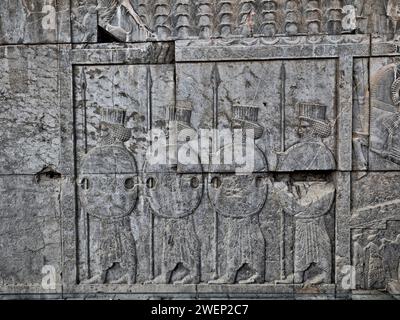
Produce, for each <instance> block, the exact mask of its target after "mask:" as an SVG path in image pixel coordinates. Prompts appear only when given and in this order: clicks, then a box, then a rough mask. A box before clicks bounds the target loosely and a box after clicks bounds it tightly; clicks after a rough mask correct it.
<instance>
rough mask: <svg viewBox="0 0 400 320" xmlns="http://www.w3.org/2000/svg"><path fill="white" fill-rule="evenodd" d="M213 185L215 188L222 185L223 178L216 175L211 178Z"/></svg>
mask: <svg viewBox="0 0 400 320" xmlns="http://www.w3.org/2000/svg"><path fill="white" fill-rule="evenodd" d="M211 185H212V186H213V187H214V188H215V189H218V188H219V187H220V186H221V179H220V178H218V177H214V178H212V179H211Z"/></svg>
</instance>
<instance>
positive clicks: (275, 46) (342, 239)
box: [60, 36, 370, 297]
mask: <svg viewBox="0 0 400 320" xmlns="http://www.w3.org/2000/svg"><path fill="white" fill-rule="evenodd" d="M369 40H370V39H369V37H367V36H354V37H353V36H341V37H327V38H326V39H325V38H321V39H319V40H318V39H315V38H309V37H295V38H287V39H278V40H276V41H277V42H276V43H270V40H268V39H261V38H260V39H249V40H246V39H241V40H233V41H232V42H230V43H226V42H224V41H222V40H215V41H214V40H212V41H211V43H210V42H209V41H195V42H191V41H177V42H176V51H175V57H176V60H177V61H176V62H177V63H192V62H193V63H196V62H203V61H204V62H205V61H206V62H212V61H215V62H218V61H246V60H247V61H253V60H255V61H266V60H279V59H282V60H285V59H319V58H333V59H337V72H338V79H337V81H338V86H339V89H338V94H337V99H338V102H337V105H338V106H340V108H339V110H338V112H340V113H341V114H342V116H341V117H340V118H339V119H338V128H337V131H338V134H339V136H338V138H337V144H338V145H337V149H338V154H337V156H338V158H337V159H338V170H339V172H337V173H336V174H335V175H336V183H337V194H336V214H335V218H336V235H335V243H336V250H335V251H336V259H335V261H336V266H335V269H336V272H335V274H336V284H338V283H340V281H341V276H340V274H339V273H338V270H340V269H341V268H342V267H343V266H344V265H346V264H347V263H348V262H349V261H350V236H349V234H350V233H349V232H348V231H347V227H346V225H347V223H348V220H349V213H350V208H349V203H350V189H349V188H350V171H351V170H352V166H351V163H352V159H351V155H352V104H353V101H352V98H353V94H352V90H353V89H352V82H353V58H355V57H368V56H369V53H370V52H369V51H370V42H369ZM237 41H239V42H237ZM243 41H244V42H243ZM247 41H248V42H247ZM246 42H247V45H246V44H244V43H246ZM167 46H169V45H168V44H158V43H146V44H135V45H121V46H119V45H117V46H116V47H115V48H104V47H103V46H102V45H90V46H88V47H87V48H85V49H73V50H71V51H69V50H66V51H65V54H64V55H63V59H62V61H63V64H65V69H66V70H67V71H68V72H66V76H65V79H64V80H63V82H62V83H61V84H60V86H61V88H62V90H63V92H64V93H63V94H62V99H63V101H64V103H65V110H64V109H63V111H62V116H63V117H64V119H65V122H64V124H65V128H64V129H63V130H62V132H63V135H64V138H65V140H64V143H63V147H64V148H63V152H64V153H65V155H66V156H65V159H68V160H67V161H66V165H65V168H66V170H65V179H64V185H63V192H62V205H63V249H64V272H63V278H64V288H65V293H66V294H68V293H71V294H72V293H74V292H75V293H82V294H85V293H88V292H93V291H97V292H100V291H103V292H104V290H106V291H107V290H111V291H112V292H119V293H131V294H136V295H144V296H145V295H146V293H147V294H154V293H156V292H157V293H158V294H159V295H160V296H167V295H169V294H172V295H189V296H195V297H196V296H201V295H202V294H204V295H210V294H215V295H216V296H218V295H226V294H228V295H231V296H234V295H235V294H236V295H242V294H244V295H246V294H249V295H263V294H264V295H270V296H271V295H274V294H276V295H279V294H285V295H293V294H295V293H296V289H295V287H293V286H289V287H287V286H274V285H271V284H265V285H254V286H253V285H252V286H249V287H247V288H244V287H241V288H232V289H231V291H229V292H226V287H224V286H218V285H204V284H200V285H187V286H178V287H174V286H162V287H160V286H157V285H134V286H125V285H120V286H79V287H77V286H76V272H77V270H76V268H77V261H76V255H77V253H76V212H75V211H76V208H75V205H76V201H77V200H76V194H75V173H74V168H75V167H74V161H75V160H74V152H73V146H72V145H71V144H70V143H69V142H68V141H70V138H71V136H73V130H74V129H73V128H74V127H73V123H74V121H73V107H71V106H73V103H72V100H73V99H72V82H71V79H72V67H73V66H74V65H96V64H100V65H102V64H103V65H108V64H149V63H163V62H165V61H168V62H169V63H170V62H172V59H173V55H171V51H170V49H171V47H168V48H167ZM160 48H161V49H160ZM154 52H164V53H163V54H162V55H161V56H163V55H164V56H165V57H169V58H162V59H161V60H159V58H158V57H160V55H156V56H157V58H156V59H154V58H153V57H152V54H153V53H154ZM222 288H224V289H223V292H221V291H220V290H222ZM328 292H330V294H334V292H333V291H329V290H328Z"/></svg>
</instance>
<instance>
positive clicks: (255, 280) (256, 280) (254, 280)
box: [239, 273, 261, 284]
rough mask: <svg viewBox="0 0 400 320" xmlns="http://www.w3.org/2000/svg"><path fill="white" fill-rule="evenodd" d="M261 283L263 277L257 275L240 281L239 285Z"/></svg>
mask: <svg viewBox="0 0 400 320" xmlns="http://www.w3.org/2000/svg"><path fill="white" fill-rule="evenodd" d="M260 282H261V275H260V274H258V273H257V274H255V275H253V276H252V277H250V278H248V279H245V280H241V281H239V284H254V283H260Z"/></svg>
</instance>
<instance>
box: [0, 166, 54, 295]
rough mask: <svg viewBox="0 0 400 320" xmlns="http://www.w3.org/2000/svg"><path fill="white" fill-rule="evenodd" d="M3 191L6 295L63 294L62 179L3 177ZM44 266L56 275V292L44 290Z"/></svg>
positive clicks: (0, 184) (2, 254) (0, 183)
mask: <svg viewBox="0 0 400 320" xmlns="http://www.w3.org/2000/svg"><path fill="white" fill-rule="evenodd" d="M0 190H1V201H0V203H1V208H0V212H1V218H0V219H1V237H0V248H1V250H0V257H1V258H0V260H1V266H0V270H1V285H0V287H1V291H2V293H17V294H21V293H46V292H49V293H57V292H58V293H61V286H60V284H61V282H60V280H61V273H62V268H61V259H62V258H61V212H60V210H59V195H60V192H61V185H60V178H59V177H54V176H51V175H46V174H42V175H37V176H34V175H26V176H20V175H7V176H1V177H0ZM44 266H49V267H50V268H52V272H53V271H54V276H55V280H56V283H58V285H57V286H56V287H54V288H53V289H46V288H43V287H42V278H43V277H44V274H46V273H47V272H48V271H46V270H47V269H43V267H44ZM42 272H44V274H43V273H42Z"/></svg>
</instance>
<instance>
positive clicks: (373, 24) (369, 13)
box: [361, 0, 387, 33]
mask: <svg viewBox="0 0 400 320" xmlns="http://www.w3.org/2000/svg"><path fill="white" fill-rule="evenodd" d="M386 2H387V1H386V0H380V1H377V0H365V1H364V3H363V6H362V11H361V15H362V16H363V17H364V18H366V19H367V31H368V32H372V33H386V32H387V15H386Z"/></svg>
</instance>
